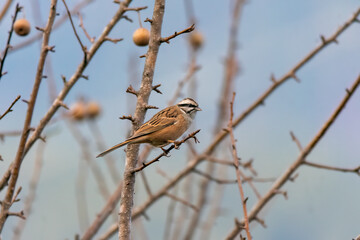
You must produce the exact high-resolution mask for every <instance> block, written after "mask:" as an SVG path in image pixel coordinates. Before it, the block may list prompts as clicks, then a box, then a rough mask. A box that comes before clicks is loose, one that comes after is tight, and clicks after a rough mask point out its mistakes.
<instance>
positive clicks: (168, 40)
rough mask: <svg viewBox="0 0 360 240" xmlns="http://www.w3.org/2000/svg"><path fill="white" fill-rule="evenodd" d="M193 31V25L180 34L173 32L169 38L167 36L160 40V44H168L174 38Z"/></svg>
mask: <svg viewBox="0 0 360 240" xmlns="http://www.w3.org/2000/svg"><path fill="white" fill-rule="evenodd" d="M194 29H195V24H193V25H191V26H190V27H188V28H186V29H184V30H182V31H180V32H175V33H174V34H173V35H171V36H168V37H166V38H160V42H161V43H163V42H166V43H167V44H169V43H170V40H171V39H173V38H176V37H177V36H179V35H181V34H184V33H189V32H192V31H194Z"/></svg>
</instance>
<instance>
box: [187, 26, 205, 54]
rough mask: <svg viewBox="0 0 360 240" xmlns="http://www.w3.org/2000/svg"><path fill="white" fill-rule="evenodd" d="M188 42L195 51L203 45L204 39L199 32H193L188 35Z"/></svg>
mask: <svg viewBox="0 0 360 240" xmlns="http://www.w3.org/2000/svg"><path fill="white" fill-rule="evenodd" d="M189 41H190V44H191V46H192V47H193V48H194V49H195V50H196V49H199V48H201V47H202V45H203V44H204V37H203V35H202V34H201V33H200V32H198V31H194V32H192V33H191V34H190V38H189Z"/></svg>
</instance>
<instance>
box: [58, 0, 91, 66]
mask: <svg viewBox="0 0 360 240" xmlns="http://www.w3.org/2000/svg"><path fill="white" fill-rule="evenodd" d="M62 2H63V3H64V6H65V8H66V12H67V14H68V16H69V20H70V23H71V27H72V29H73V30H74V34H75V36H76V38H77V40H78V42H79V44H80V46H81V50H82V51H83V52H84V61H85V63H86V62H87V54H88V52H87V48H86V46H84V44H83V43H82V42H81V39H80V37H79V35H78V34H77V32H76V28H75V26H74V22H73V20H72V17H71V13H70V11H69V8H68V6H67V5H66V2H65V0H62Z"/></svg>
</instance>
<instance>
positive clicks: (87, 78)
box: [80, 75, 89, 80]
mask: <svg viewBox="0 0 360 240" xmlns="http://www.w3.org/2000/svg"><path fill="white" fill-rule="evenodd" d="M80 77H82V78H83V79H85V80H89V76H88V75H81V76H80Z"/></svg>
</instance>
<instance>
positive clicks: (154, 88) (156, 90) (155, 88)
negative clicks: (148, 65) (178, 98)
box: [152, 84, 162, 94]
mask: <svg viewBox="0 0 360 240" xmlns="http://www.w3.org/2000/svg"><path fill="white" fill-rule="evenodd" d="M160 86H161V84H158V85H155V86H153V87H152V90H153V91H155V92H157V93H160V94H162V92H161V91H160V90H159V89H158V88H159V87H160Z"/></svg>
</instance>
